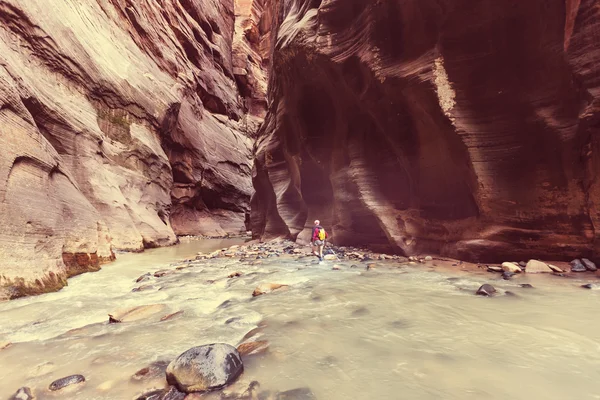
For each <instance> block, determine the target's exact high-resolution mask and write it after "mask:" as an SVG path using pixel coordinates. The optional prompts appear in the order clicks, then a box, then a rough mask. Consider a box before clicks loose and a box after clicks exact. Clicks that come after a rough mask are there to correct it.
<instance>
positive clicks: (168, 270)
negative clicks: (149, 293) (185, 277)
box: [154, 269, 175, 278]
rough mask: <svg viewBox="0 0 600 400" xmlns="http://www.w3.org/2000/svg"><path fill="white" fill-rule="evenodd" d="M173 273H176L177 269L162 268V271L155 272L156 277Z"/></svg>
mask: <svg viewBox="0 0 600 400" xmlns="http://www.w3.org/2000/svg"><path fill="white" fill-rule="evenodd" d="M173 273H175V271H172V270H170V269H162V270H160V271H156V272H155V273H154V277H155V278H162V277H163V276H166V275H171V274H173Z"/></svg>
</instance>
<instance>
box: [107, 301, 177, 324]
mask: <svg viewBox="0 0 600 400" xmlns="http://www.w3.org/2000/svg"><path fill="white" fill-rule="evenodd" d="M165 308H166V306H165V305H164V304H152V305H145V306H137V307H132V308H124V309H120V310H116V311H114V312H112V313H110V314H108V322H110V323H111V324H116V323H120V322H133V321H138V320H141V319H144V318H148V317H150V316H152V315H154V314H157V313H159V312H161V311H163V310H164V309H165Z"/></svg>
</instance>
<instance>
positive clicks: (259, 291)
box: [252, 283, 288, 297]
mask: <svg viewBox="0 0 600 400" xmlns="http://www.w3.org/2000/svg"><path fill="white" fill-rule="evenodd" d="M287 286H288V285H282V284H279V283H263V284H261V285H259V286H258V287H257V288H256V289H254V292H252V297H257V296H261V295H263V294H267V293H270V292H272V291H274V290H277V289H281V288H283V287H287Z"/></svg>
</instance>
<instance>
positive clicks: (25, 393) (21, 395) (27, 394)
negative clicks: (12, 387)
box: [8, 387, 35, 400]
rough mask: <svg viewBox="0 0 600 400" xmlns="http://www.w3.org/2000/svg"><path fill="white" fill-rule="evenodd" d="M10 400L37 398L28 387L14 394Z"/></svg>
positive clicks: (33, 399)
mask: <svg viewBox="0 0 600 400" xmlns="http://www.w3.org/2000/svg"><path fill="white" fill-rule="evenodd" d="M8 400H35V397H34V396H33V394H32V393H31V389H29V388H28V387H22V388H20V389H19V390H17V392H16V393H15V394H13V395H12V396H11V397H10V399H8Z"/></svg>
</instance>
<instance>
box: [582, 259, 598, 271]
mask: <svg viewBox="0 0 600 400" xmlns="http://www.w3.org/2000/svg"><path fill="white" fill-rule="evenodd" d="M581 262H582V263H583V265H584V266H585V268H586V269H587V270H588V271H592V272H595V271H597V270H598V268H597V267H596V264H594V263H593V262H591V261H590V260H588V259H587V258H582V259H581Z"/></svg>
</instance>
